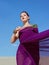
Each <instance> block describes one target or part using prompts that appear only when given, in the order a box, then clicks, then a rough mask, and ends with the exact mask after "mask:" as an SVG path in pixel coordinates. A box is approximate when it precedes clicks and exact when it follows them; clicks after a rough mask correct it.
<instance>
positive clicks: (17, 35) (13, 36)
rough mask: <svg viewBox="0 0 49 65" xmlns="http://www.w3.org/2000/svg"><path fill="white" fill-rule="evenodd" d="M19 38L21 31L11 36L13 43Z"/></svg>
mask: <svg viewBox="0 0 49 65" xmlns="http://www.w3.org/2000/svg"><path fill="white" fill-rule="evenodd" d="M18 38H19V32H18V31H17V33H16V34H12V36H11V40H10V41H11V43H14V42H15V41H16V40H17V39H18Z"/></svg>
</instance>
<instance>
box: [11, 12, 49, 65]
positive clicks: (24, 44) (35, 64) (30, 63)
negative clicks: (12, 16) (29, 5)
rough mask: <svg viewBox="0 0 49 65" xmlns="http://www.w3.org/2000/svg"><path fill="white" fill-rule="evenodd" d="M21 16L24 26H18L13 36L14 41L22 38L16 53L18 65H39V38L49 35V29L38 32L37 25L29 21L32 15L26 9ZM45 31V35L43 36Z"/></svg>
mask: <svg viewBox="0 0 49 65" xmlns="http://www.w3.org/2000/svg"><path fill="white" fill-rule="evenodd" d="M20 18H21V20H22V22H23V26H22V27H18V28H16V29H15V30H14V33H13V35H12V37H11V42H12V43H14V42H15V41H16V40H17V39H18V38H19V40H20V45H19V47H18V50H17V54H16V61H17V65H39V40H41V39H44V38H46V37H48V36H47V34H48V33H49V30H48V31H44V32H42V33H38V28H37V25H36V24H35V25H31V24H30V23H29V19H30V17H29V14H28V13H27V12H26V11H23V12H21V14H20ZM45 32H46V33H45ZM43 33H44V36H41V35H42V34H43ZM40 36H41V37H40Z"/></svg>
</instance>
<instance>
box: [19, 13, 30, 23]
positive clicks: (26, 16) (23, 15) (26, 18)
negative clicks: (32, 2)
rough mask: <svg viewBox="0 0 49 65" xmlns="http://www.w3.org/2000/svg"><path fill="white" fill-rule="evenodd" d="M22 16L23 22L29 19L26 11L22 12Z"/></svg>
mask: <svg viewBox="0 0 49 65" xmlns="http://www.w3.org/2000/svg"><path fill="white" fill-rule="evenodd" d="M20 18H21V20H22V22H23V23H25V22H27V21H28V20H29V16H28V15H27V14H26V13H25V12H24V13H21V15H20Z"/></svg>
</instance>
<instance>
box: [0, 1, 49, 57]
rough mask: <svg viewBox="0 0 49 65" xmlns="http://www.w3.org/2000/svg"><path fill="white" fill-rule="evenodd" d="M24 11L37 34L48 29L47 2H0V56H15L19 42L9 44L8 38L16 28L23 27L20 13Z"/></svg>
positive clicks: (48, 11)
mask: <svg viewBox="0 0 49 65" xmlns="http://www.w3.org/2000/svg"><path fill="white" fill-rule="evenodd" d="M24 10H25V11H27V12H28V13H29V15H30V23H31V24H37V25H38V29H39V32H42V31H44V30H47V29H49V0H0V56H15V55H16V52H17V49H18V46H19V44H20V42H19V40H17V41H16V42H15V43H14V44H11V42H10V38H11V35H12V33H13V30H14V29H15V28H16V27H18V26H23V23H22V22H21V20H20V13H21V12H22V11H24ZM41 55H45V53H42V52H41Z"/></svg>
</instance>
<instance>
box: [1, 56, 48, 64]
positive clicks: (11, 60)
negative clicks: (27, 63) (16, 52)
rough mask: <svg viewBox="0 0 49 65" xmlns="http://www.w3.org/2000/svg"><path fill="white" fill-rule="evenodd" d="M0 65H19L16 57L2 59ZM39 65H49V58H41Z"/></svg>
mask: <svg viewBox="0 0 49 65" xmlns="http://www.w3.org/2000/svg"><path fill="white" fill-rule="evenodd" d="M0 65H17V64H16V58H15V57H0ZM39 65H49V56H42V57H40V62H39Z"/></svg>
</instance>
